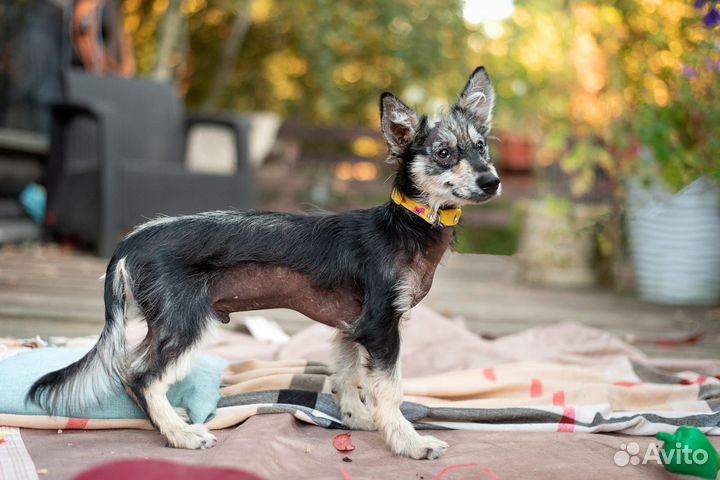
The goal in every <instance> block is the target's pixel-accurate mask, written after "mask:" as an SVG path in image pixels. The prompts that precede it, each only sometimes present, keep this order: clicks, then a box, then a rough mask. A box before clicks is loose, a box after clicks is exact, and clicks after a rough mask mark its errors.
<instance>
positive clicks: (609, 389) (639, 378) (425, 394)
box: [0, 359, 720, 435]
mask: <svg viewBox="0 0 720 480" xmlns="http://www.w3.org/2000/svg"><path fill="white" fill-rule="evenodd" d="M330 375H332V370H331V368H330V367H328V366H327V365H326V364H324V363H321V362H308V361H304V360H297V361H264V362H263V361H244V362H237V363H233V364H231V365H229V366H228V367H227V369H226V370H225V372H224V375H223V379H222V382H223V386H222V387H221V389H220V393H221V398H220V401H219V403H218V405H217V406H218V408H217V410H216V414H215V416H214V417H213V418H212V419H211V420H210V421H209V422H208V426H209V427H210V428H212V429H221V428H227V427H230V426H233V425H236V424H239V423H241V422H243V421H244V420H246V419H247V418H249V417H251V416H253V415H262V414H270V413H290V414H292V415H294V416H295V417H296V418H298V419H299V420H302V421H304V422H307V423H311V424H315V425H318V426H321V427H325V428H345V427H344V425H343V424H342V421H341V420H340V418H341V417H340V413H339V412H338V410H337V406H336V405H335V402H334V399H333V396H332V394H331V392H330ZM403 385H404V392H405V402H404V403H403V405H402V411H403V414H404V415H405V416H406V417H407V418H408V419H409V420H410V421H411V422H413V423H414V424H415V426H416V428H418V429H462V430H481V431H524V432H617V433H625V434H631V435H655V434H656V433H658V432H674V431H675V429H676V428H677V427H678V426H681V425H693V426H697V427H699V428H701V429H702V430H703V431H705V433H707V434H709V435H720V380H718V379H717V378H715V377H708V376H704V375H700V374H696V373H691V372H683V373H677V374H670V373H665V372H662V371H660V370H657V369H654V368H651V367H649V366H647V365H643V364H640V363H637V362H634V361H631V360H629V359H619V360H616V361H614V362H611V363H606V364H603V365H599V366H587V365H561V364H557V363H550V362H539V361H526V362H515V363H508V364H503V365H499V366H497V367H492V368H481V369H468V370H458V371H451V372H446V373H441V374H437V375H432V376H426V377H419V378H410V379H405V380H404V382H403ZM0 424H2V425H7V426H17V427H32V428H52V429H55V428H66V429H67V428H70V429H71V428H84V429H103V428H150V425H149V423H148V422H147V421H145V420H138V419H74V418H73V419H69V418H58V417H45V416H40V415H3V414H0Z"/></svg>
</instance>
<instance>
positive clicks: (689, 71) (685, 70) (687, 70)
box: [682, 65, 698, 79]
mask: <svg viewBox="0 0 720 480" xmlns="http://www.w3.org/2000/svg"><path fill="white" fill-rule="evenodd" d="M682 74H683V75H685V77H686V78H689V79H693V78H697V76H698V74H697V71H696V70H695V69H694V68H692V67H688V66H687V65H683V67H682Z"/></svg>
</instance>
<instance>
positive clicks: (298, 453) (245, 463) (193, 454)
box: [23, 415, 720, 480]
mask: <svg viewBox="0 0 720 480" xmlns="http://www.w3.org/2000/svg"><path fill="white" fill-rule="evenodd" d="M216 433H217V435H218V440H219V442H218V445H217V446H216V447H215V448H212V449H210V450H197V451H189V450H175V449H171V448H167V447H165V446H164V440H163V438H162V437H160V435H157V434H155V433H153V432H144V431H137V430H116V431H65V432H63V433H62V434H61V435H58V434H57V433H56V432H48V431H34V430H24V431H23V439H24V440H25V444H26V446H27V448H28V450H29V451H30V454H31V455H32V457H33V459H34V461H35V465H36V467H37V468H38V469H47V472H48V473H47V476H45V478H48V479H53V480H66V479H71V478H72V477H73V476H74V475H77V474H78V473H80V472H81V471H83V470H85V469H87V468H90V467H92V466H96V465H99V464H102V463H106V462H111V461H117V460H121V459H127V458H159V459H166V460H172V461H178V462H185V463H189V464H196V465H207V466H210V465H213V466H221V467H235V468H240V469H243V470H247V471H250V472H252V473H255V474H257V475H260V476H264V477H266V478H267V479H268V480H274V479H293V480H301V479H312V480H317V479H326V478H327V479H341V478H343V477H342V475H341V473H340V468H341V467H342V468H344V469H345V470H346V471H347V472H348V473H349V474H350V475H351V477H352V479H353V480H364V479H367V480H380V479H394V478H400V479H409V480H418V479H420V478H421V477H422V478H424V479H426V480H430V479H433V478H435V477H436V476H437V475H438V474H439V473H440V472H441V471H442V470H443V469H444V468H445V467H448V466H452V465H463V464H481V465H483V466H484V467H486V468H488V469H490V470H491V471H492V472H494V474H495V475H496V476H497V478H499V479H502V480H513V479H523V478H526V479H533V480H543V479H552V480H557V479H563V480H565V479H568V480H573V479H579V480H588V479H601V478H608V479H610V478H622V479H624V480H625V479H626V480H636V479H638V480H639V479H661V480H662V479H675V478H677V479H680V478H682V477H679V476H675V475H672V474H670V473H668V472H665V471H664V469H663V468H662V467H660V466H659V465H655V464H647V465H638V466H625V467H618V466H616V465H615V464H614V462H613V456H614V455H615V453H616V452H618V451H619V450H620V446H621V444H627V442H628V441H634V442H636V443H638V444H639V445H640V448H641V452H644V451H645V449H646V447H647V444H648V443H649V442H656V440H654V439H652V438H647V437H640V438H638V437H625V436H618V435H604V434H580V433H578V434H544V433H528V434H518V433H502V432H493V433H482V434H478V433H476V432H463V431H453V432H443V431H440V432H433V435H436V436H437V437H439V438H441V439H442V440H445V441H447V442H448V443H450V449H449V450H448V452H447V454H446V455H445V456H444V457H442V458H440V459H439V460H433V461H417V460H408V459H405V458H399V457H395V456H393V455H392V454H391V453H390V452H389V451H388V450H387V448H385V445H384V444H383V441H382V438H381V437H380V435H378V434H376V433H374V432H353V433H352V441H353V444H354V445H355V447H356V448H355V451H353V452H350V453H339V452H337V451H335V449H334V448H333V446H332V440H333V438H334V437H335V435H337V434H339V433H342V432H341V431H338V430H325V429H322V428H318V427H315V426H311V425H305V424H303V423H302V422H299V421H297V420H295V419H293V418H292V417H291V416H290V415H264V416H257V417H253V418H250V419H249V420H248V421H247V422H245V423H244V424H243V425H241V426H239V427H237V428H234V429H230V430H222V431H219V432H216ZM710 441H711V442H712V443H713V445H715V446H716V447H719V446H720V439H717V438H711V439H710ZM70 444H71V445H70ZM345 456H347V457H348V458H350V459H351V460H352V462H350V463H348V462H343V460H342V459H343V457H345ZM443 478H445V479H446V480H460V479H482V478H490V477H489V476H488V475H486V474H485V473H483V472H482V471H481V470H479V469H478V468H468V469H462V470H455V471H453V472H452V474H447V475H446V476H445V477H443Z"/></svg>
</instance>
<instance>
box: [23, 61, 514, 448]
mask: <svg viewBox="0 0 720 480" xmlns="http://www.w3.org/2000/svg"><path fill="white" fill-rule="evenodd" d="M494 98H495V94H494V90H493V87H492V84H491V83H490V79H489V78H488V75H487V73H486V72H485V69H484V68H483V67H480V68H478V69H477V70H475V72H473V74H472V75H471V76H470V78H469V80H468V82H467V84H466V85H465V88H464V90H463V91H462V94H461V95H460V98H459V100H458V102H457V104H456V105H454V106H453V107H451V108H450V109H449V111H448V113H447V115H446V118H443V119H441V120H439V121H435V122H431V121H429V120H428V118H427V117H426V116H422V117H421V116H418V115H417V114H416V113H415V112H414V111H413V110H412V109H410V108H409V107H407V106H406V105H405V104H404V103H403V102H402V101H400V99H398V98H397V97H395V96H394V95H392V94H390V93H385V94H383V95H382V97H381V99H380V107H381V118H382V131H383V134H384V136H385V139H386V140H387V143H388V146H389V159H390V161H392V162H393V163H395V165H396V166H397V175H396V177H395V184H394V187H395V189H394V191H393V196H392V201H389V202H388V203H386V204H385V205H381V206H378V207H375V208H371V209H369V210H361V211H353V212H348V213H341V214H308V215H296V214H286V213H270V212H254V211H250V212H238V211H225V212H209V213H203V214H198V215H189V216H181V217H175V218H170V217H166V218H159V219H156V220H153V221H150V222H148V223H145V224H143V225H141V226H139V227H138V228H136V229H135V230H134V231H133V232H132V233H131V234H130V235H128V237H127V238H125V239H124V240H123V241H122V242H121V243H120V244H119V245H118V247H117V249H116V250H115V253H114V255H113V257H112V260H111V261H110V264H109V265H108V268H107V272H106V278H105V319H106V324H105V328H104V329H103V331H102V333H101V335H100V339H99V340H98V342H97V344H96V345H95V346H94V347H93V349H92V350H90V352H89V353H88V354H87V355H85V356H84V357H83V358H82V359H80V360H78V361H77V362H75V363H73V364H72V365H70V366H68V367H66V368H63V369H62V370H58V371H55V372H52V373H49V374H47V375H45V376H44V377H42V378H40V379H39V380H38V381H37V382H36V383H35V384H34V385H33V387H32V389H31V390H30V392H29V394H28V397H29V398H30V399H31V400H33V401H35V402H37V403H39V404H40V405H42V406H43V407H44V408H45V409H46V410H48V411H49V412H51V413H58V412H59V409H60V406H59V403H60V399H61V398H64V397H68V398H69V399H70V401H71V402H75V403H76V404H79V405H87V404H88V403H89V402H92V401H93V400H95V401H101V400H102V395H103V393H105V392H107V391H108V390H109V389H110V388H111V387H112V386H113V383H114V380H113V379H115V378H118V376H119V378H120V379H121V381H122V383H123V385H124V386H125V387H126V389H127V390H128V392H129V393H130V394H131V395H132V396H133V397H134V399H135V400H136V401H137V403H138V405H139V406H140V407H141V408H142V409H143V410H144V411H145V413H146V414H147V416H148V417H149V419H150V421H151V422H152V423H153V425H154V426H155V427H156V428H157V429H158V430H159V431H160V432H161V433H162V434H163V435H165V437H166V438H167V440H168V442H169V444H170V445H171V446H173V447H178V448H209V447H212V446H213V445H214V444H215V441H216V440H215V437H213V435H211V434H210V433H209V432H208V430H207V428H206V427H205V426H204V425H189V424H188V423H186V422H185V421H184V420H183V418H182V417H181V416H180V415H179V414H178V413H177V412H176V411H175V409H173V407H172V406H171V405H170V403H169V402H168V399H167V397H166V393H167V391H168V387H169V386H170V385H172V384H173V383H174V382H176V381H178V380H179V379H181V378H183V376H185V375H186V374H187V373H188V371H189V369H190V367H191V363H192V359H193V356H194V354H195V353H196V352H197V351H198V349H199V348H201V347H202V344H203V338H204V337H206V336H207V333H208V330H209V329H210V327H211V326H212V325H213V324H217V323H218V322H227V321H228V319H229V314H230V313H231V312H238V311H248V310H256V309H262V308H275V307H277V308H290V309H294V310H297V311H299V312H302V313H304V314H305V315H307V316H308V317H310V318H312V319H314V320H317V321H319V322H322V323H325V324H328V325H333V326H336V327H337V338H336V342H335V353H336V359H337V373H336V374H335V376H334V377H333V384H334V391H335V393H336V396H337V401H338V405H339V408H340V410H341V412H342V416H343V422H344V423H345V424H346V425H347V426H348V427H350V428H355V429H364V430H374V429H375V428H377V429H378V430H380V431H382V433H383V435H384V437H385V440H386V442H387V444H388V445H389V447H390V449H391V450H392V451H393V452H394V453H396V454H399V455H404V456H408V457H412V458H418V459H420V458H430V459H432V458H437V457H439V456H440V455H442V454H443V453H444V452H445V450H446V449H447V447H448V445H447V444H446V443H445V442H443V441H441V440H439V439H437V438H434V437H431V436H420V435H418V433H416V432H415V430H414V429H413V427H412V425H411V424H410V423H409V422H408V421H407V420H406V419H405V418H404V417H403V416H402V414H401V413H400V409H399V406H400V403H401V400H402V385H401V375H400V365H399V364H398V357H399V352H400V332H399V328H400V322H401V319H402V318H403V316H404V315H405V314H406V313H407V312H408V311H409V310H410V308H411V307H413V306H414V305H416V304H417V303H418V302H419V301H420V300H421V299H422V298H423V297H424V296H425V294H426V293H427V292H428V290H429V289H430V286H431V284H432V279H433V275H434V272H435V267H436V266H437V264H438V262H439V260H440V258H441V257H442V255H443V253H444V252H445V250H446V249H447V248H448V245H449V244H450V243H451V241H452V239H453V235H454V226H455V225H456V224H457V221H458V218H459V215H460V210H459V207H460V206H462V205H464V204H471V203H482V202H485V201H487V200H489V199H491V198H493V197H495V196H497V195H498V194H499V193H500V179H499V178H498V176H497V172H496V170H495V168H494V167H493V165H492V162H491V159H490V153H489V151H488V147H487V143H486V141H487V140H486V139H487V136H488V134H489V131H490V123H491V118H492V109H493V105H494ZM133 316H139V317H142V318H144V320H145V322H146V323H147V327H148V332H147V336H146V337H145V338H144V340H142V341H141V342H140V343H139V344H138V345H137V346H134V347H130V346H128V345H127V343H126V340H125V333H124V327H125V322H126V321H127V319H128V318H132V317H133Z"/></svg>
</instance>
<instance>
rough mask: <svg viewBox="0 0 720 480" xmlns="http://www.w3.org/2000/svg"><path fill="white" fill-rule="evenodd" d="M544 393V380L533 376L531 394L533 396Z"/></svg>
mask: <svg viewBox="0 0 720 480" xmlns="http://www.w3.org/2000/svg"><path fill="white" fill-rule="evenodd" d="M542 393H543V385H542V382H541V381H540V380H539V379H537V378H533V379H532V381H531V382H530V396H531V397H532V398H537V397H542Z"/></svg>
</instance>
